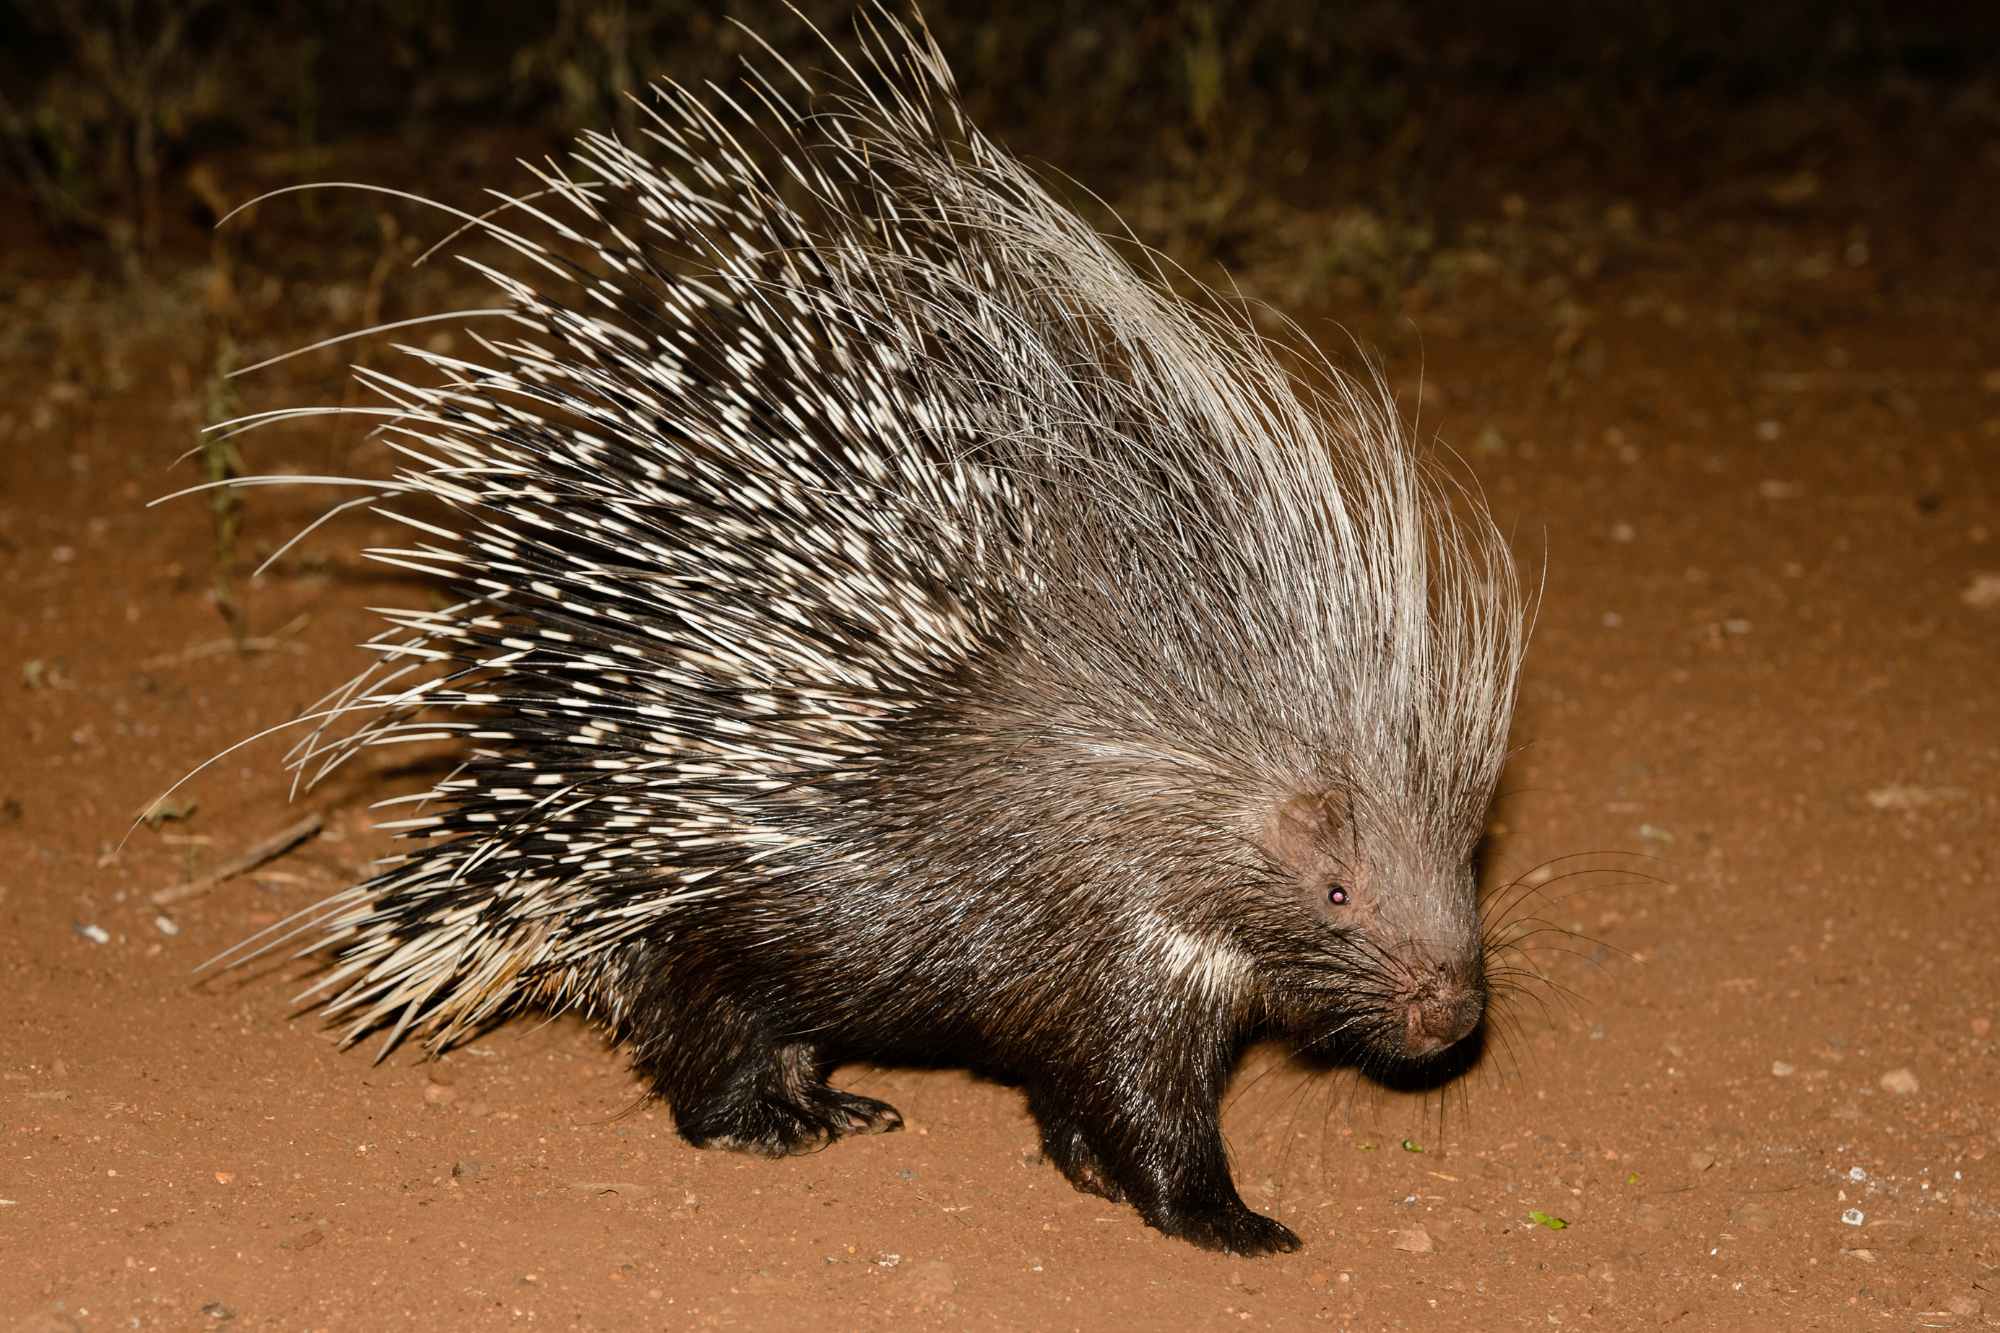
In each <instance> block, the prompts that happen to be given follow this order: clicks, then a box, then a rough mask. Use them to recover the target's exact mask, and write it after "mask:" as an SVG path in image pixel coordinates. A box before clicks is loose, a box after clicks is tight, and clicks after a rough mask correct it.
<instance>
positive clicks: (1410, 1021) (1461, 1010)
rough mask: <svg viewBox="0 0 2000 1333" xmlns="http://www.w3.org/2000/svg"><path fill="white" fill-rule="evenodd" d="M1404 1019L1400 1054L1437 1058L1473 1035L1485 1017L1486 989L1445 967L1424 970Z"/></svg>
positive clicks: (1455, 970)
mask: <svg viewBox="0 0 2000 1333" xmlns="http://www.w3.org/2000/svg"><path fill="white" fill-rule="evenodd" d="M1426 971H1427V972H1428V975H1426V976H1424V977H1423V978H1422V980H1420V981H1419V982H1418V985H1417V989H1416V991H1415V993H1414V994H1412V995H1411V996H1410V999H1409V1005H1408V1008H1407V1010H1406V1011H1405V1013H1404V1018H1403V1054H1404V1055H1406V1056H1411V1057H1423V1056H1428V1055H1436V1054H1437V1053H1438V1052H1439V1051H1443V1050H1448V1049H1449V1048H1451V1047H1452V1046H1455V1045H1457V1044H1458V1043H1459V1042H1461V1041H1463V1040H1465V1039H1466V1038H1467V1037H1469V1036H1471V1035H1472V1031H1473V1029H1474V1028H1476V1027H1478V1026H1479V1020H1480V1019H1481V1018H1482V1017H1484V1016H1485V1013H1486V987H1485V985H1484V984H1483V981H1482V980H1481V979H1480V978H1479V977H1478V976H1477V975H1472V976H1466V975H1463V974H1461V972H1460V970H1459V969H1457V968H1454V967H1451V966H1450V965H1448V964H1443V963H1437V964H1433V965H1432V966H1431V967H1429V968H1428V969H1426Z"/></svg>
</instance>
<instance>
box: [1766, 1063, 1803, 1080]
mask: <svg viewBox="0 0 2000 1333" xmlns="http://www.w3.org/2000/svg"><path fill="white" fill-rule="evenodd" d="M1798 1072H1799V1070H1798V1066H1796V1065H1788V1064H1786V1063H1785V1062H1784V1061H1783V1060H1773V1061H1771V1076H1772V1077H1773V1078H1790V1077H1791V1076H1792V1075H1794V1074H1796V1073H1798Z"/></svg>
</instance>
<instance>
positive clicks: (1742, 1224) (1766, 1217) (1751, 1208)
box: [1729, 1203, 1778, 1231]
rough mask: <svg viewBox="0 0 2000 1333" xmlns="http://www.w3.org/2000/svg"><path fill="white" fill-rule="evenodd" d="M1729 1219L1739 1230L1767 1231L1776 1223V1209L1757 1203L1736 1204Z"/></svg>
mask: <svg viewBox="0 0 2000 1333" xmlns="http://www.w3.org/2000/svg"><path fill="white" fill-rule="evenodd" d="M1729 1220H1730V1221H1731V1222H1732V1223H1733V1224H1735V1226H1736V1228H1737V1229H1738V1230H1740V1231H1769V1230H1770V1229H1771V1228H1772V1227H1775V1226H1776V1225H1778V1214H1777V1210H1775V1209H1772V1208H1766V1207H1764V1206H1763V1205H1762V1204H1758V1203H1745V1204H1738V1205H1737V1207H1736V1211H1735V1212H1733V1213H1731V1214H1730V1215H1729Z"/></svg>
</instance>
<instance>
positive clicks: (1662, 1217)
mask: <svg viewBox="0 0 2000 1333" xmlns="http://www.w3.org/2000/svg"><path fill="white" fill-rule="evenodd" d="M1633 1216H1634V1217H1635V1218H1637V1220H1638V1223H1639V1228H1640V1230H1642V1231H1665V1230H1667V1229H1668V1228H1669V1227H1671V1226H1673V1224H1674V1215H1673V1214H1672V1213H1670V1212H1668V1211H1667V1210H1666V1209H1664V1208H1662V1207H1660V1206H1659V1205H1658V1204H1654V1203H1642V1204H1640V1205H1639V1207H1638V1209H1637V1210H1636V1211H1635V1212H1634V1214H1633Z"/></svg>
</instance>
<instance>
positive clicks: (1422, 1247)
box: [1389, 1226, 1437, 1254]
mask: <svg viewBox="0 0 2000 1333" xmlns="http://www.w3.org/2000/svg"><path fill="white" fill-rule="evenodd" d="M1389 1248H1390V1249H1392V1250H1405V1251H1408V1252H1409V1253H1411V1254H1430V1253H1431V1252H1433V1251H1434V1250H1435V1249H1436V1248H1437V1245H1436V1243H1435V1242H1433V1241H1432V1240H1431V1233H1430V1232H1428V1231H1426V1230H1424V1229H1423V1227H1422V1226H1414V1227H1411V1228H1410V1229H1409V1230H1408V1231H1392V1232H1390V1233H1389Z"/></svg>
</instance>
